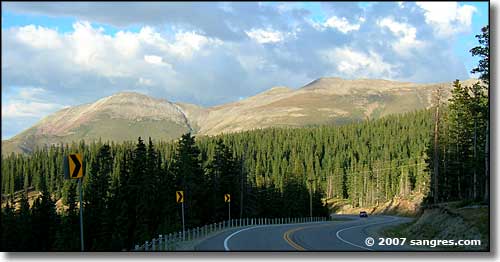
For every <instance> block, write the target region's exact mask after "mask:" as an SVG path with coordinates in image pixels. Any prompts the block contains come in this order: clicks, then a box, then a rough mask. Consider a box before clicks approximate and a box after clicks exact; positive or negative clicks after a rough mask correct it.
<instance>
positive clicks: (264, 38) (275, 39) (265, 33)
mask: <svg viewBox="0 0 500 262" xmlns="http://www.w3.org/2000/svg"><path fill="white" fill-rule="evenodd" d="M245 33H246V34H247V36H248V37H250V38H251V39H253V40H254V41H256V42H257V43H259V44H267V43H279V42H282V41H284V39H285V37H284V35H283V33H281V32H280V31H276V30H272V29H252V30H250V31H245Z"/></svg>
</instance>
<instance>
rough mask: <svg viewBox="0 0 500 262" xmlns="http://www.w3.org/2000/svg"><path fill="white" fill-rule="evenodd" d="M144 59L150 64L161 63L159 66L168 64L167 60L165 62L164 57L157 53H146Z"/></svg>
mask: <svg viewBox="0 0 500 262" xmlns="http://www.w3.org/2000/svg"><path fill="white" fill-rule="evenodd" d="M144 61H146V62H148V63H150V64H153V65H159V66H165V65H167V64H166V63H165V62H163V58H162V57H161V56H157V55H145V56H144Z"/></svg>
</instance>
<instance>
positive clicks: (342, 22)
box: [323, 16, 365, 34]
mask: <svg viewBox="0 0 500 262" xmlns="http://www.w3.org/2000/svg"><path fill="white" fill-rule="evenodd" d="M364 21H365V19H364V18H363V17H360V18H359V22H360V23H350V22H349V21H348V20H347V19H346V18H345V17H342V18H339V17H336V16H332V17H330V18H328V20H326V22H325V23H324V25H323V26H324V27H331V28H336V29H337V30H339V31H340V32H342V33H344V34H346V33H349V32H350V31H358V30H359V27H360V26H361V23H362V22H364Z"/></svg>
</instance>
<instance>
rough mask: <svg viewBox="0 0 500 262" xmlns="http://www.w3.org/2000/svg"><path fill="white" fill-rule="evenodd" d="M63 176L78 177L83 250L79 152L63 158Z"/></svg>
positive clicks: (81, 168)
mask: <svg viewBox="0 0 500 262" xmlns="http://www.w3.org/2000/svg"><path fill="white" fill-rule="evenodd" d="M63 167H64V177H65V178H66V179H78V190H79V192H80V194H79V195H80V197H79V202H80V247H81V249H82V251H84V250H85V248H84V244H83V242H84V241H83V204H82V202H83V200H82V199H83V190H82V180H83V161H82V155H81V154H69V156H68V157H65V158H64V163H63Z"/></svg>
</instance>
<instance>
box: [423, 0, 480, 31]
mask: <svg viewBox="0 0 500 262" xmlns="http://www.w3.org/2000/svg"><path fill="white" fill-rule="evenodd" d="M416 4H417V6H419V7H420V8H422V9H423V10H424V15H425V22H426V23H427V24H430V25H432V26H433V27H434V32H435V34H436V35H437V36H440V37H448V36H452V35H454V34H456V33H462V32H469V31H470V26H471V23H472V15H473V14H474V12H477V9H476V7H474V6H472V5H459V3H457V2H417V3H416Z"/></svg>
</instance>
